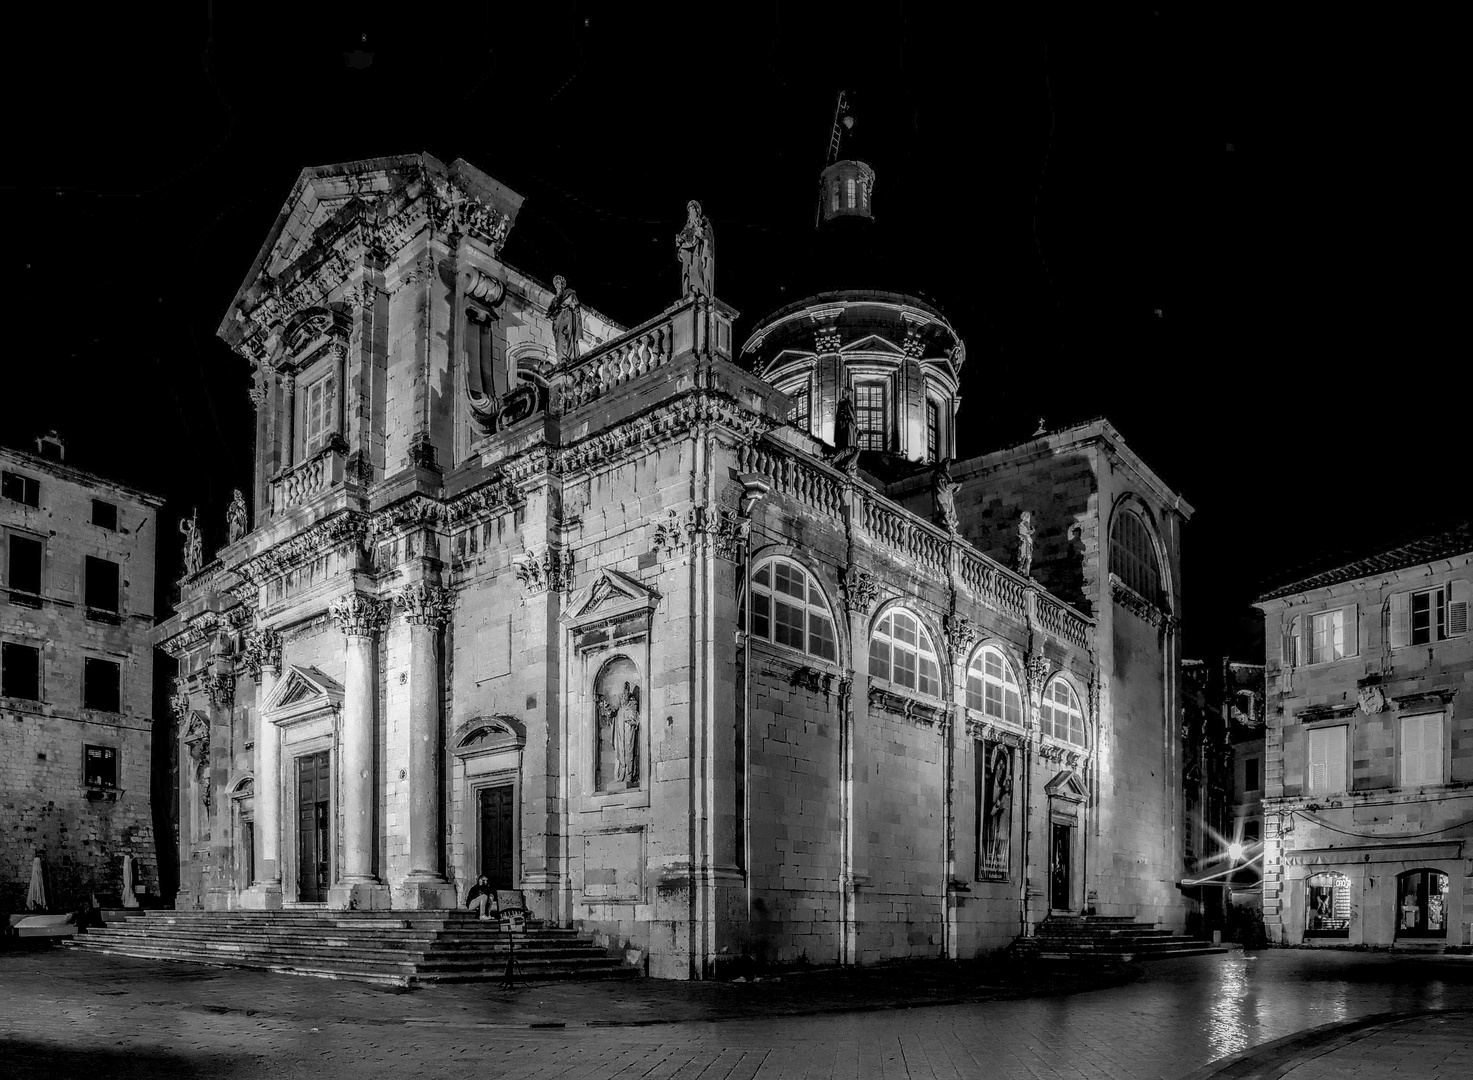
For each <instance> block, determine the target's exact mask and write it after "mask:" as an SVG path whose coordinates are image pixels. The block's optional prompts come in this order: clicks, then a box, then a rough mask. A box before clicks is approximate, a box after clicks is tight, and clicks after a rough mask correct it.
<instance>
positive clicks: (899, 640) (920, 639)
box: [869, 609, 941, 697]
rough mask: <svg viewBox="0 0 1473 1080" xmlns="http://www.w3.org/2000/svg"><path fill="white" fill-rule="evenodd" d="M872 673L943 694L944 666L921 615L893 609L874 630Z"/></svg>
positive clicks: (915, 688)
mask: <svg viewBox="0 0 1473 1080" xmlns="http://www.w3.org/2000/svg"><path fill="white" fill-rule="evenodd" d="M869 673H870V674H871V675H873V676H875V677H876V678H880V679H888V680H889V681H890V682H892V683H895V684H896V685H898V686H903V687H906V688H907V689H909V690H918V691H920V692H921V693H922V694H929V695H931V696H932V697H938V696H940V694H941V666H940V664H938V663H937V660H936V650H935V648H933V647H932V645H931V636H930V635H929V634H927V633H926V628H925V627H924V626H922V625H921V622H920V620H919V619H917V618H916V617H915V616H914V615H912V614H911V613H910V612H908V611H905V610H902V609H896V610H894V611H891V612H890V613H889V614H888V615H886V616H885V617H884V618H883V619H881V620H880V621H879V623H878V624H877V625H876V626H875V628H874V630H873V631H872V632H871V634H870V640H869Z"/></svg>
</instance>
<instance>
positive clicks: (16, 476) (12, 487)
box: [0, 472, 41, 506]
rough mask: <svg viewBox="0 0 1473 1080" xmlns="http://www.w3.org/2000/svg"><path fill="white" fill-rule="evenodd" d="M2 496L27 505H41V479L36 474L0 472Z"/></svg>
mask: <svg viewBox="0 0 1473 1080" xmlns="http://www.w3.org/2000/svg"><path fill="white" fill-rule="evenodd" d="M0 497H4V498H7V499H11V500H13V501H15V502H18V503H23V504H25V505H26V506H40V505H41V481H39V480H37V479H36V478H35V477H34V476H22V475H21V474H20V473H13V472H3V473H0Z"/></svg>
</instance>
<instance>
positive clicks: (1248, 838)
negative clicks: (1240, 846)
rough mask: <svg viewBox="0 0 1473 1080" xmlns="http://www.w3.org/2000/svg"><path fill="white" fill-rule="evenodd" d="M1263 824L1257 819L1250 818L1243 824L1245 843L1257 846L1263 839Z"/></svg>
mask: <svg viewBox="0 0 1473 1080" xmlns="http://www.w3.org/2000/svg"><path fill="white" fill-rule="evenodd" d="M1262 834H1263V823H1262V822H1261V821H1259V820H1258V819H1257V818H1248V819H1247V820H1246V821H1244V822H1243V843H1245V844H1256V843H1258V841H1260V840H1262V839H1263V835H1262Z"/></svg>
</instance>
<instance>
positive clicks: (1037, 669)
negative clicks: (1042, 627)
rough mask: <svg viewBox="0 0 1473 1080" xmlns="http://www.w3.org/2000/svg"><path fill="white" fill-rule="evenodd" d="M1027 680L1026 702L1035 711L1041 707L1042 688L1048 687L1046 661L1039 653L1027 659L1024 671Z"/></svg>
mask: <svg viewBox="0 0 1473 1080" xmlns="http://www.w3.org/2000/svg"><path fill="white" fill-rule="evenodd" d="M1024 670H1025V674H1026V675H1027V678H1028V700H1029V702H1030V703H1031V704H1032V705H1033V707H1034V708H1035V709H1038V708H1042V707H1043V688H1044V687H1045V686H1047V685H1048V675H1049V666H1048V660H1047V659H1046V658H1045V657H1044V656H1043V655H1042V654H1041V653H1034V654H1033V655H1032V656H1030V657H1029V658H1028V665H1027V667H1026V668H1025V669H1024Z"/></svg>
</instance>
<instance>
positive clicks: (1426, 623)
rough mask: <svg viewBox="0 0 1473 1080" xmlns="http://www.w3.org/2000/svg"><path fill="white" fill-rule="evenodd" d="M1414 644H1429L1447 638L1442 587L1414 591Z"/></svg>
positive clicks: (1412, 605)
mask: <svg viewBox="0 0 1473 1080" xmlns="http://www.w3.org/2000/svg"><path fill="white" fill-rule="evenodd" d="M1411 620H1412V624H1411V626H1412V644H1413V645H1428V644H1431V643H1432V642H1434V641H1443V640H1445V639H1446V638H1447V618H1446V612H1445V610H1444V605H1443V595H1442V590H1441V589H1423V590H1422V591H1421V592H1414V593H1412V603H1411Z"/></svg>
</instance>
